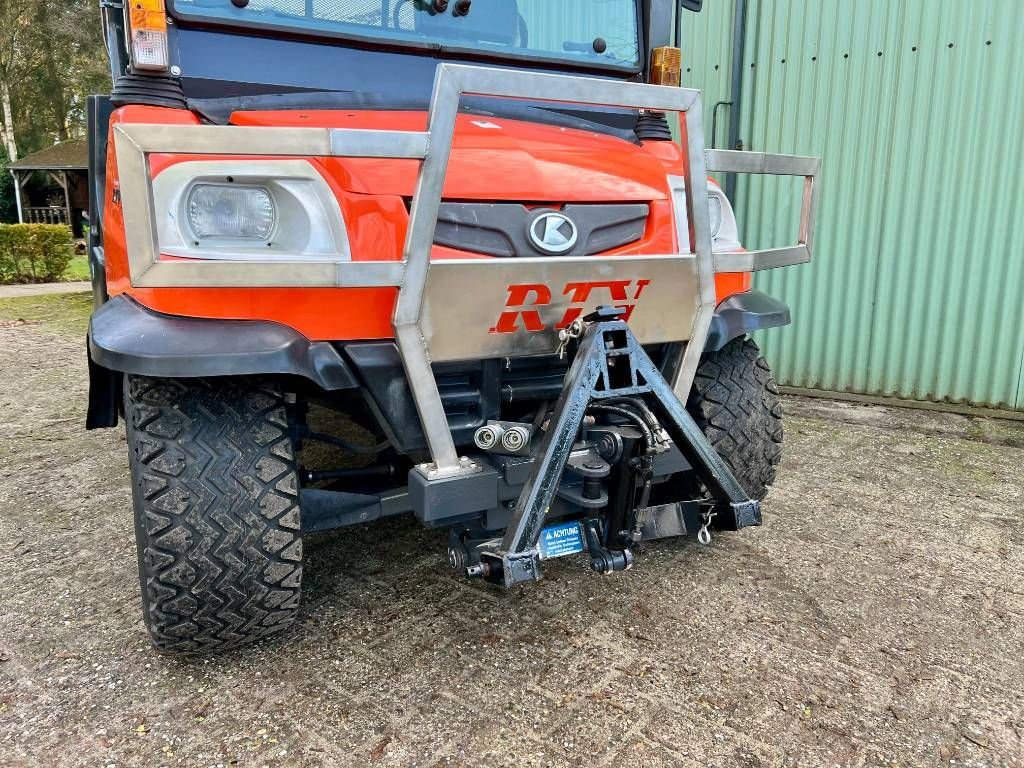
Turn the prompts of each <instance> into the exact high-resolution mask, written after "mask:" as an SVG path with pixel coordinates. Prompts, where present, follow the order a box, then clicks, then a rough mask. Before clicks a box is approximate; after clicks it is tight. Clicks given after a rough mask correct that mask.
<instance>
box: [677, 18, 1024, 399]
mask: <svg viewBox="0 0 1024 768" xmlns="http://www.w3.org/2000/svg"><path fill="white" fill-rule="evenodd" d="M704 7H705V10H704V12H703V13H701V14H699V15H689V14H688V16H687V18H686V20H685V21H686V34H685V40H684V48H683V56H684V78H685V81H686V84H687V85H690V86H694V87H699V88H701V89H703V90H704V92H705V95H704V101H705V105H706V106H705V114H706V115H707V123H708V141H709V143H710V127H711V114H712V105H714V104H715V102H717V101H720V100H722V101H724V100H728V98H729V82H730V67H731V58H732V15H733V2H732V0H708V1H707V2H705V4H704ZM748 9H749V10H748V26H747V40H746V58H745V61H744V65H743V66H744V86H743V109H742V112H741V131H740V136H741V138H742V140H743V143H744V147H745V148H747V149H753V150H760V151H766V152H784V153H794V154H808V155H820V156H822V157H823V158H824V164H823V178H822V184H821V194H822V198H821V206H820V208H819V218H818V228H817V232H816V239H815V261H814V263H812V264H810V265H807V266H801V267H791V268H788V269H782V270H777V271H775V272H769V273H763V274H761V275H758V276H757V278H756V280H755V284H756V285H757V286H758V287H759V288H761V289H763V290H766V291H768V292H770V293H772V294H774V295H777V296H780V297H782V298H784V299H785V300H787V301H788V302H789V303H790V305H791V306H792V307H793V316H794V324H793V325H792V326H791V327H790V328H787V329H784V330H782V331H772V332H766V333H764V334H762V335H761V337H760V338H759V341H760V342H761V344H762V346H763V348H764V350H765V353H766V355H767V356H768V359H769V361H770V362H771V363H772V364H773V366H774V368H775V369H776V371H777V373H778V376H779V379H780V381H781V382H782V383H784V384H788V385H790V386H796V387H808V388H813V389H824V390H831V391H842V392H853V393H862V394H871V395H882V396H897V397H903V398H913V399H917V400H936V401H950V402H968V403H978V404H986V405H992V406H997V407H1004V408H1017V409H1022V410H1024V301H1022V296H1024V210H1022V206H1021V203H1022V201H1024V149H1022V148H1024V3H1021V2H1020V0H749V2H748ZM718 122H719V127H718V130H717V133H718V136H717V137H716V139H717V146H719V147H723V146H724V144H725V141H726V126H727V122H728V110H727V109H722V110H721V112H720V117H719V121H718ZM740 178H741V181H740V182H739V189H738V194H737V198H738V199H737V205H736V209H737V211H736V212H737V217H738V218H739V221H740V226H741V231H742V233H743V235H744V242H745V243H746V244H747V245H748V246H752V247H768V246H777V245H788V244H790V243H791V242H793V241H795V236H796V223H797V220H798V205H799V200H800V181H799V180H790V179H775V178H764V177H760V178H759V177H740Z"/></svg>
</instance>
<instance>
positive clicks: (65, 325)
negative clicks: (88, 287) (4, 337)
mask: <svg viewBox="0 0 1024 768" xmlns="http://www.w3.org/2000/svg"><path fill="white" fill-rule="evenodd" d="M92 307H93V304H92V294H91V293H66V294H58V295H49V296H19V297H18V298H16V299H0V325H3V326H6V325H10V324H16V323H21V322H24V323H31V324H38V325H42V326H45V327H47V328H49V329H51V330H54V331H58V332H60V333H67V334H74V335H81V336H85V332H86V330H87V329H88V327H89V315H90V314H92Z"/></svg>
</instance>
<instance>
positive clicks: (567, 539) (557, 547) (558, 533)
mask: <svg viewBox="0 0 1024 768" xmlns="http://www.w3.org/2000/svg"><path fill="white" fill-rule="evenodd" d="M582 551H583V530H582V527H581V526H580V524H579V523H559V524H558V525H549V526H548V527H547V528H545V529H544V530H543V531H541V533H540V558H541V560H551V559H552V558H555V557H565V556H566V555H575V554H576V553H577V552H582Z"/></svg>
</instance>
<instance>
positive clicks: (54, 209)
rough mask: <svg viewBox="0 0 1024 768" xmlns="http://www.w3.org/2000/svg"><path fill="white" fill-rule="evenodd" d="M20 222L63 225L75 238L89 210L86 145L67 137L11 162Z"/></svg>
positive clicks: (87, 148)
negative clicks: (68, 228)
mask: <svg viewBox="0 0 1024 768" xmlns="http://www.w3.org/2000/svg"><path fill="white" fill-rule="evenodd" d="M8 168H10V171H11V173H12V174H14V190H15V196H16V199H17V203H18V221H19V222H20V223H22V224H67V225H68V226H70V227H71V229H72V231H73V232H74V234H75V236H76V237H81V236H82V232H83V221H82V217H83V215H85V214H86V212H87V211H88V210H89V147H88V142H86V141H85V140H84V139H71V140H70V141H62V142H61V143H59V144H54V145H53V146H52V147H47V148H46V149H42V150H40V151H39V152H33V153H32V154H31V155H27V156H26V157H23V158H21V159H20V160H17V161H15V162H13V163H11V164H10V165H9V166H8Z"/></svg>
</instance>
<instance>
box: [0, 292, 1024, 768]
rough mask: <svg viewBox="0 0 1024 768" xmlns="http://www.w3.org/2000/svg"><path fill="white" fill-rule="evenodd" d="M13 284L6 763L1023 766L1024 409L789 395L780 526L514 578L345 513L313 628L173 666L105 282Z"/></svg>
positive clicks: (0, 384) (1, 565)
mask: <svg viewBox="0 0 1024 768" xmlns="http://www.w3.org/2000/svg"><path fill="white" fill-rule="evenodd" d="M19 301H27V300H14V301H6V302H0V317H3V318H7V319H6V320H3V321H2V322H0V402H2V406H0V764H2V765H18V766H20V765H82V766H97V765H99V766H106V765H116V766H127V765H144V766H160V765H167V766H176V765H189V766H192V765H195V766H216V765H245V766H248V765H268V766H278V765H313V766H317V765H325V766H326V765H331V766H335V765H353V766H374V765H382V766H389V765H393V766H410V765H419V766H445V765H467V766H468V765H478V764H487V765H489V766H506V765H507V766H512V765H515V766H535V765H537V766H540V765H552V766H560V765H581V766H583V765H586V766H651V767H654V766H668V765H671V766H694V767H696V766H744V767H745V768H755V767H759V766H826V765H827V766H860V765H869V766H887V767H889V768H892V766H916V765H947V764H955V765H974V766H982V765H984V766H996V765H999V766H1009V765H1024V740H1022V737H1024V695H1022V689H1024V632H1022V630H1024V588H1022V587H1021V584H1022V583H1024V581H1022V578H1024V554H1022V547H1021V544H1022V543H1024V525H1022V522H1021V519H1020V513H1019V510H1020V507H1021V505H1022V503H1024V480H1022V472H1021V466H1022V464H1024V424H1021V423H1013V422H996V421H985V420H982V419H972V418H968V417H962V416H951V415H944V414H932V413H922V412H915V411H909V410H895V409H894V410H887V409H883V408H877V407H862V406H854V405H849V404H839V403H831V402H826V401H811V400H798V399H789V400H787V407H788V410H789V417H788V421H787V436H786V438H787V441H786V459H785V464H784V466H783V468H782V471H781V473H780V480H779V483H778V485H777V487H776V488H775V489H774V490H773V491H772V493H771V495H770V496H769V498H768V500H767V502H766V505H765V512H766V524H765V525H764V526H763V527H762V528H759V529H755V530H750V531H744V532H742V533H738V534H722V535H719V536H717V537H716V539H715V541H714V542H713V544H712V545H711V546H710V547H708V548H704V547H701V546H699V545H698V544H696V543H695V542H692V541H674V542H665V543H659V544H657V545H656V546H652V547H651V548H650V550H649V551H648V553H647V554H646V555H645V556H644V557H642V558H641V559H640V560H639V561H638V563H637V565H636V567H634V568H633V570H632V571H630V572H629V573H627V574H623V575H620V576H616V577H612V578H608V579H602V578H598V577H596V576H594V575H592V574H590V573H589V572H588V571H587V570H585V568H584V567H583V564H582V563H581V562H580V561H578V560H573V559H571V558H570V559H567V560H561V561H557V562H556V563H554V564H551V565H550V566H549V567H548V568H547V577H548V578H547V579H546V580H545V581H543V582H541V583H539V584H536V585H532V586H530V587H529V588H525V589H521V590H517V591H514V592H512V593H511V594H501V593H498V592H495V591H492V590H491V589H490V588H488V587H485V586H482V585H479V584H467V583H464V582H463V581H460V580H459V579H457V578H455V577H454V575H453V574H452V573H451V572H450V570H449V569H448V567H447V566H446V564H445V562H444V560H443V553H444V536H443V534H442V533H439V532H426V531H423V530H421V529H420V528H419V527H418V526H417V525H416V524H414V523H413V522H412V521H405V520H399V521H392V522H389V523H387V524H383V525H377V526H374V527H371V528H365V529H355V530H348V531H343V532H339V533H335V534H332V535H329V536H325V537H322V538H318V539H314V540H312V541H311V542H309V545H308V561H307V578H308V582H307V583H308V589H307V596H306V601H305V607H304V610H303V614H302V620H301V621H300V622H299V625H298V627H297V628H296V629H295V630H293V631H291V632H289V633H287V634H286V635H284V636H282V637H280V638H279V639H277V640H275V641H273V642H269V643H264V644H262V645H260V646H257V647H253V648H250V649H248V650H245V651H242V652H236V653H231V654H228V655H225V656H220V657H215V658H208V659H202V660H197V661H180V660H171V659H166V658H163V657H160V656H158V655H156V654H155V653H154V652H152V650H151V649H150V648H149V645H148V642H147V640H146V637H145V635H144V630H143V625H142V620H141V614H140V610H139V600H138V581H137V575H136V563H135V545H134V541H133V538H132V533H131V532H132V521H131V513H130V506H129V484H128V473H127V469H126V456H125V445H124V434H123V429H122V430H111V431H105V432H97V433H86V432H84V431H83V429H82V426H81V425H82V419H83V410H84V404H85V393H86V374H85V365H84V355H83V351H84V350H83V339H82V334H83V328H84V324H83V321H84V316H85V314H86V312H87V301H86V300H85V299H81V298H67V297H63V298H61V297H54V299H53V303H52V304H43V303H40V302H39V300H33V303H30V304H24V305H22V304H19V303H18V302H19ZM16 318H22V319H23V320H25V321H27V322H25V321H19V320H17V319H16ZM398 562H400V563H401V564H402V567H401V568H394V567H392V566H393V564H394V563H398Z"/></svg>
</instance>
